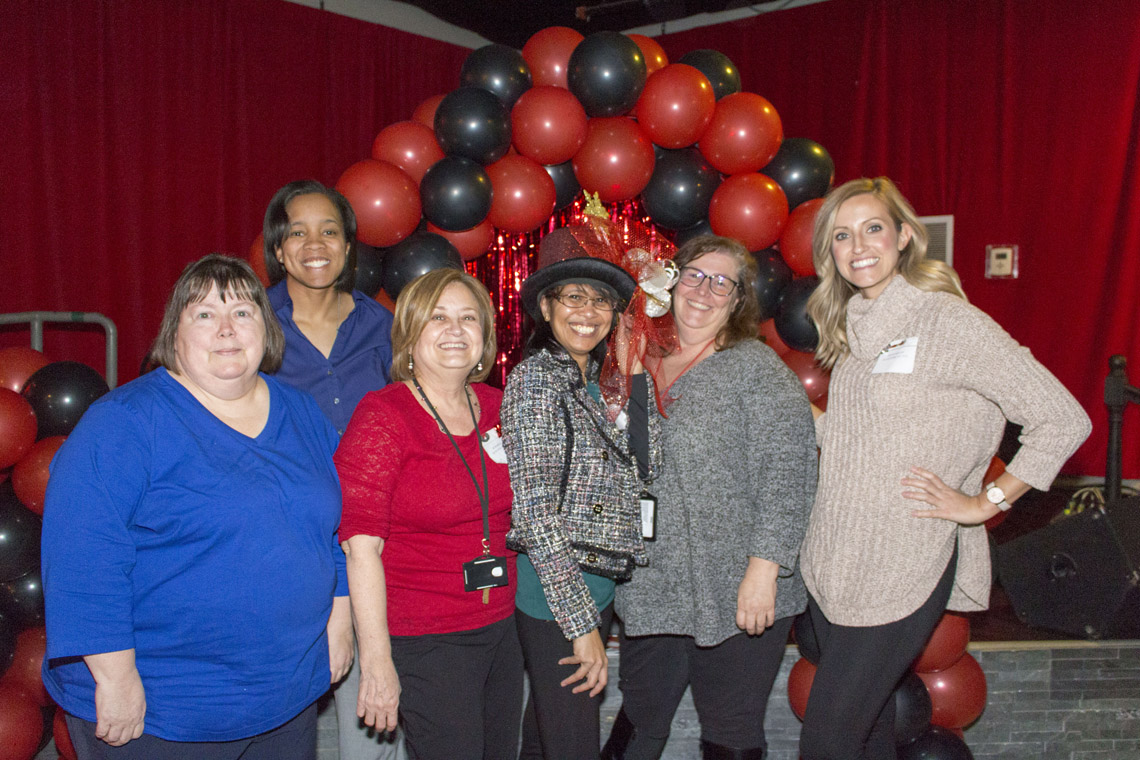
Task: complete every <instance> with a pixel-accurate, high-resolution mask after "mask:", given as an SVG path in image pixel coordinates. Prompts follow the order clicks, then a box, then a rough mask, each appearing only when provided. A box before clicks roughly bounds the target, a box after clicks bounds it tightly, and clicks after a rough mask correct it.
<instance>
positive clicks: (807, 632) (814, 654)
mask: <svg viewBox="0 0 1140 760" xmlns="http://www.w3.org/2000/svg"><path fill="white" fill-rule="evenodd" d="M792 630H793V631H794V632H795V635H796V648H797V649H799V650H800V657H803V658H804V659H805V660H807V661H808V662H810V663H811V664H812V665H818V664H819V641H818V640H817V639H816V637H815V626H814V625H812V622H811V614H810V613H808V612H801V613H800V614H799V615H797V616H796V620H795V622H794V623H792Z"/></svg>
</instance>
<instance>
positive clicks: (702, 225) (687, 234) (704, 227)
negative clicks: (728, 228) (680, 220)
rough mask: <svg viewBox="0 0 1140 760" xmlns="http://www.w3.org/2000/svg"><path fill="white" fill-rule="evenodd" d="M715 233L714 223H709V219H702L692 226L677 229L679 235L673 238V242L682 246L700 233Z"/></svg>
mask: <svg viewBox="0 0 1140 760" xmlns="http://www.w3.org/2000/svg"><path fill="white" fill-rule="evenodd" d="M715 234H716V233H715V232H713V230H712V225H711V224H709V220H708V219H702V220H701V221H699V222H697V223H696V224H694V225H693V226H692V227H686V228H685V229H683V230H677V237H676V238H674V239H673V242H674V243H676V245H677V247H678V248H680V247H681V246H682V245H684V244H685V243H687V242H688V241H690V240H692V239H693V238H695V237H697V236H699V235H715Z"/></svg>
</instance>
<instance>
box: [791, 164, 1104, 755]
mask: <svg viewBox="0 0 1140 760" xmlns="http://www.w3.org/2000/svg"><path fill="white" fill-rule="evenodd" d="M926 243H927V235H926V230H925V228H924V227H923V225H922V223H921V222H920V221H919V220H918V218H917V217H916V215H915V213H914V209H912V208H911V206H910V204H909V203H907V201H906V199H905V198H903V197H902V195H901V194H900V193H899V191H898V189H897V188H896V187H895V186H894V185H893V184H892V183H891V181H890V180H889V179H887V178H885V177H880V178H877V179H873V180H872V179H858V180H853V181H851V182H848V183H846V184H844V185H842V186H840V187H838V188H836V189H834V190H833V191H832V192H831V193H830V194H829V195H828V196H827V199H826V200H825V201H824V204H823V206H822V207H821V208H820V211H819V215H818V216H817V218H816V225H815V232H814V240H813V248H814V251H813V256H814V261H815V267H816V271H817V272H818V273H819V276H820V285H819V288H818V289H817V290H816V292H815V293H814V294H813V295H812V298H811V300H810V301H809V304H808V312H809V314H810V315H811V317H812V319H813V320H814V321H815V323H816V325H817V327H818V329H819V333H820V341H819V347H818V348H817V350H816V357H817V359H818V360H819V362H820V363H821V364H822V365H823V366H826V367H832V368H833V370H834V371H833V374H832V379H831V386H830V392H829V396H828V398H829V403H828V410H827V413H826V414H823V413H821V412H818V410H816V411H817V413H818V418H817V420H816V437H817V440H818V442H819V445H820V451H821V455H820V477H819V488H818V491H817V493H816V501H815V506H814V508H813V511H812V515H811V520H810V523H809V526H808V531H807V535H806V537H805V539H804V544H803V549H802V553H801V557H800V563H801V571H802V573H803V577H804V582H805V584H806V586H807V588H808V592H809V599H808V610H809V613H810V614H811V616H812V623H813V626H814V628H815V631H816V635H817V638H818V642H817V643H818V644H819V647H820V651H821V657H820V662H819V669H818V671H817V672H816V675H815V679H814V681H813V684H812V690H811V696H810V698H809V700H808V705H807V710H806V713H805V715H804V726H803V732H802V734H801V739H800V752H801V756H802V757H803V758H804V760H833V759H835V760H838V759H839V758H843V759H844V760H847V759H849V758H850V759H856V758H873V759H874V760H884V759H886V760H890V759H891V758H894V757H895V756H896V755H895V747H894V730H893V726H894V700H893V699H890V697H891V694H892V692H893V691H894V688H895V686H896V685H897V683H898V681H899V680H900V679H901V678H902V677H903V675H905V673H906V670H907V668H908V666H909V665H910V663H911V662H912V661H913V660H914V658H915V657H916V656H917V655H918V654H919V653H920V652H921V650H922V648H923V646H924V645H925V643H926V640H927V639H928V638H929V636H930V633H931V632H932V631H933V629H934V627H935V625H936V624H937V623H938V620H939V618H940V617H941V615H942V613H943V611H944V610H945V609H947V608H949V609H952V610H960V611H971V610H982V609H985V608H986V607H987V605H988V602H989V590H990V566H989V549H988V543H987V540H986V534H985V528H984V526H983V525H982V523H983V522H985V521H986V520H987V519H989V518H990V517H992V516H993V515H995V514H997V513H998V512H999V511H1000V510H1005V509H1009V506H1010V504H1012V503H1013V502H1014V501H1016V500H1017V498H1018V497H1020V496H1021V495H1023V494H1024V493H1025V492H1026V491H1028V490H1029V489H1030V488H1031V487H1034V488H1040V489H1046V488H1048V487H1049V485H1050V483H1051V482H1052V480H1053V478H1054V477H1055V476H1056V474H1057V472H1058V471H1059V469H1060V468H1061V465H1062V464H1064V462H1065V460H1067V459H1068V458H1069V456H1071V455H1072V453H1073V451H1074V450H1076V448H1077V446H1079V445H1080V444H1081V442H1082V441H1084V439H1085V438H1086V437H1087V436H1088V434H1089V431H1090V423H1089V419H1088V416H1087V415H1086V414H1085V412H1084V410H1083V409H1081V407H1080V406H1079V405H1078V404H1077V402H1076V400H1074V399H1073V397H1072V396H1071V395H1070V394H1069V392H1068V391H1066V390H1065V388H1064V387H1063V386H1062V385H1061V384H1060V382H1058V381H1057V379H1056V378H1055V377H1053V375H1052V374H1050V373H1049V371H1048V370H1047V369H1045V368H1044V367H1043V366H1041V364H1040V363H1038V362H1037V361H1036V360H1035V359H1034V358H1033V357H1032V355H1031V354H1030V352H1029V350H1028V349H1026V348H1024V347H1022V346H1019V345H1018V344H1017V342H1016V341H1014V340H1013V339H1012V338H1011V337H1010V336H1009V335H1008V334H1007V333H1006V332H1005V331H1004V330H1003V329H1002V328H1001V327H1000V326H999V325H997V324H996V323H995V322H994V321H993V320H992V319H990V318H989V317H988V316H986V315H985V314H984V313H983V312H981V311H980V310H978V309H976V308H974V307H972V306H970V305H969V304H968V303H967V302H966V298H965V295H964V294H963V293H962V289H961V286H960V284H959V281H958V277H957V275H956V274H955V273H954V271H953V270H952V269H951V268H950V267H948V266H946V265H945V264H942V263H940V262H935V261H929V260H927V259H926V258H925V255H926ZM1007 419H1008V420H1010V421H1012V422H1015V423H1017V424H1019V425H1021V426H1022V434H1021V448H1020V450H1019V451H1018V453H1017V455H1016V456H1015V457H1014V458H1013V460H1012V461H1011V462H1010V463H1009V466H1008V467H1007V468H1006V472H1005V473H1003V474H1002V475H1001V476H999V477H998V478H997V480H996V481H995V482H993V483H983V482H982V477H983V474H984V473H985V471H986V467H987V465H988V464H989V461H990V458H991V457H992V455H993V453H994V451H995V450H996V448H997V445H998V443H999V441H1000V439H1001V436H1002V431H1003V429H1004V427H1005V421H1006V420H1007Z"/></svg>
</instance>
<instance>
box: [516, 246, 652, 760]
mask: <svg viewBox="0 0 1140 760" xmlns="http://www.w3.org/2000/svg"><path fill="white" fill-rule="evenodd" d="M546 252H547V251H546V250H540V259H541V258H542V257H543V255H544V254H545V253H546ZM583 252H584V251H583V249H581V248H580V247H579V248H575V249H573V250H572V251H571V252H569V253H571V254H574V253H577V254H581V253H583ZM635 287H636V283H635V282H634V280H633V278H632V277H631V276H630V275H629V274H627V273H626V271H625V270H624V269H622V268H621V267H619V266H617V265H616V264H612V263H610V262H608V261H604V260H602V259H598V258H591V257H589V256H582V255H578V256H576V257H571V258H564V259H562V260H558V261H554V262H552V263H549V264H547V265H546V266H542V267H541V268H539V269H538V270H537V271H536V272H535V273H534V274H532V275H531V276H530V277H528V278H527V280H526V282H525V283H523V288H522V294H521V295H522V302H523V306H524V307H525V308H526V310H527V312H528V313H529V314H530V315H531V317H532V318H533V319H534V323H535V329H534V333H533V334H532V335H531V338H530V340H529V342H528V344H527V350H526V358H525V359H524V360H523V361H522V362H521V363H520V364H519V365H518V366H517V367H515V369H514V370H513V371H512V372H511V375H510V377H509V378H508V379H507V385H506V388H505V390H504V393H503V405H502V410H501V412H500V418H501V420H502V425H503V445H504V447H505V449H506V453H507V464H508V466H509V468H510V475H511V487H512V489H513V490H514V497H515V498H514V507H513V512H512V520H511V525H512V527H511V532H510V534H509V535H508V537H507V543H508V546H510V547H511V548H512V549H515V550H517V551H518V552H519V556H518V565H517V568H518V569H517V572H518V590H517V593H516V596H515V604H516V608H517V609H516V614H515V621H516V624H517V627H518V633H519V641H520V642H521V643H522V647H523V656H524V659H525V662H526V669H527V673H528V674H529V676H530V684H531V693H530V703H529V704H528V706H527V717H526V720H525V721H524V730H523V755H522V756H523V757H532V756H535V755H538V754H539V751H538V749H537V748H536V747H535V745H536V744H537V743H541V755H542V756H545V757H547V758H590V757H596V756H597V754H598V744H599V716H598V707H599V705H600V703H601V697H600V695H601V692H602V690H603V688H604V687H605V685H606V679H607V670H606V667H607V657H606V652H605V641H606V638H607V636H608V635H609V627H610V621H611V619H612V616H613V596H614V586H615V583H616V582H617V581H622V580H626V579H627V578H629V576H630V573H631V572H632V570H633V566H634V565H635V564H641V565H643V564H645V550H644V547H643V544H642V539H641V521H640V517H639V515H640V511H639V510H640V505H639V495H640V493H641V491H642V489H643V485H642V478H645V479H649V478H650V477H651V475H652V473H651V471H650V470H651V459H652V457H651V456H650V451H655V450H659V446H658V441H659V439H660V436H659V426H658V425H657V424H656V420H654V421H653V425H652V426H651V427H650V425H649V421H648V414H647V406H648V401H647V399H648V397H649V387H648V383H647V382H646V379H645V375H644V373H643V372H642V369H641V366H640V362H636V363H635V365H634V367H633V373H631V374H633V380H634V382H633V388H632V392H631V395H630V399H629V403H628V405H627V407H626V410H625V411H626V413H627V415H628V416H627V420H628V424H619V420H620V418H619V420H612V419H610V417H609V416H608V415H607V411H606V405H605V403H603V400H602V397H601V395H600V391H599V386H598V379H599V371H600V367H601V361H602V359H604V358H605V356H606V343H605V339H606V337H607V336H608V335H609V334H610V331H611V330H612V329H613V327H614V326H615V324H616V323H617V322H618V319H619V317H620V315H621V312H622V310H623V309H624V308H625V306H626V305H627V304H628V303H629V301H630V298H631V296H632V295H633V293H634V288H635ZM636 373H640V374H636ZM639 471H640V473H639ZM536 734H537V739H538V741H537V742H536Z"/></svg>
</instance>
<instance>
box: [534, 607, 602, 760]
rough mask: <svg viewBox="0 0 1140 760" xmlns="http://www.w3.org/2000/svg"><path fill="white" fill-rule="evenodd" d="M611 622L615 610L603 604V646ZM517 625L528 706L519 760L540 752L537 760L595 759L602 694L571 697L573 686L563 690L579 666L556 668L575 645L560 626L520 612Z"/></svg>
mask: <svg viewBox="0 0 1140 760" xmlns="http://www.w3.org/2000/svg"><path fill="white" fill-rule="evenodd" d="M613 617H614V606H613V605H612V604H610V605H607V606H606V608H605V609H604V610H602V623H601V628H599V629H598V632H599V633H601V635H602V642H603V643H604V642H605V640H606V639H607V638H608V637H609V635H610V624H611V623H612V622H613ZM515 622H516V623H517V624H518V630H519V642H520V643H521V644H522V650H523V658H524V659H525V660H526V672H527V674H528V675H529V676H530V702H529V703H528V704H527V719H526V720H524V721H523V740H522V746H523V751H522V753H521V754H520V757H521V758H528V757H538V756H539V755H538V754H537V753H536V750H537V749H538V748H539V747H541V751H542V755H541V756H542V757H545V758H546V760H595V759H596V758H597V757H598V752H599V750H600V748H601V741H600V732H601V728H600V720H599V717H598V708H599V707H600V706H601V704H602V697H603V696H604V692H603V693H602V694H599V695H598V696H596V697H591V696H590V694H589V692H579V693H578V694H574V693H573V691H572V690H573V688H574V686H575V685H577V684H574V685H571V686H562V685H561V683H562V681H563V679H565V678H568V677H569V676H571V675H573V673H574V671H575V670H577V669H578V666H577V665H559V664H558V661H559V660H561V659H562V658H563V657H570V656H572V655H573V654H574V647H573V645H572V644H571V643H570V641H569V640H568V639H567V638H566V637H565V636H564V635H563V634H562V629H561V628H559V627H558V623H556V622H554V621H553V620H538V619H537V618H532V617H531V616H530V615H527V614H526V613H524V612H521V611H519V610H515ZM532 710H533V718H531V715H532ZM535 733H537V734H538V740H537V741H535Z"/></svg>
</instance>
